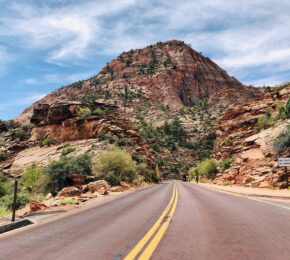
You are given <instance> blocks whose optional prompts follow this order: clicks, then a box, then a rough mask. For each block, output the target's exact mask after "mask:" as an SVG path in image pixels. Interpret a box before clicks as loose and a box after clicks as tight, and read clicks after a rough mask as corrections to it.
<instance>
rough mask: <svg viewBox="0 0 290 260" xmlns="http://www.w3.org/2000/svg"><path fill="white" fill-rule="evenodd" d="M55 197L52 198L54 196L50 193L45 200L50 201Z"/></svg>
mask: <svg viewBox="0 0 290 260" xmlns="http://www.w3.org/2000/svg"><path fill="white" fill-rule="evenodd" d="M52 197H53V196H52V194H51V193H48V194H47V195H46V196H45V199H46V200H49V199H51V198H52Z"/></svg>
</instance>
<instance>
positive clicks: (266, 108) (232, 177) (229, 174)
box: [213, 85, 290, 188]
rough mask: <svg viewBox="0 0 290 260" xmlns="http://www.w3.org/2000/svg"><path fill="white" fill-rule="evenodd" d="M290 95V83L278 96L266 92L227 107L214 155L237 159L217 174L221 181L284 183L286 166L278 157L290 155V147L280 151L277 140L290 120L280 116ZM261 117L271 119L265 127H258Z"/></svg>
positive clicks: (256, 185) (221, 120) (254, 184)
mask: <svg viewBox="0 0 290 260" xmlns="http://www.w3.org/2000/svg"><path fill="white" fill-rule="evenodd" d="M289 96H290V85H289V86H287V87H285V88H284V89H283V90H281V91H280V93H278V94H277V95H275V96H271V95H270V94H266V95H265V96H264V98H262V99H259V100H255V101H252V102H246V103H239V104H236V105H235V106H234V107H232V108H230V109H228V110H227V111H226V113H225V114H224V116H223V117H222V118H221V119H220V120H219V125H218V132H217V133H218V137H217V139H216V142H215V146H214V151H213V156H214V157H215V158H216V159H223V160H225V159H228V158H231V157H232V158H234V162H233V163H232V165H231V168H230V169H228V170H226V171H225V172H224V173H222V172H220V173H219V174H217V176H216V178H215V180H216V181H217V182H218V183H220V184H222V183H224V182H229V183H230V184H241V185H245V186H251V187H282V188H283V187H285V184H286V176H285V174H284V169H283V168H280V167H278V163H277V158H278V156H279V157H283V156H289V154H290V150H289V148H288V150H286V151H285V152H284V154H281V155H278V154H277V153H276V152H275V150H274V142H275V139H276V138H277V136H278V135H279V134H280V133H281V132H283V131H285V130H286V129H287V127H288V126H289V124H290V120H289V119H283V118H279V108H281V107H285V104H286V102H287V99H288V98H289ZM261 117H265V118H268V120H269V122H271V125H269V126H266V127H265V128H266V129H259V128H258V119H259V118H261ZM257 130H258V131H259V130H260V131H259V132H258V131H257Z"/></svg>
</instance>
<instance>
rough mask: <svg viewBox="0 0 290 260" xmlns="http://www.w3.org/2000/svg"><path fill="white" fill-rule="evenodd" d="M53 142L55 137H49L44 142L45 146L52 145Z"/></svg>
mask: <svg viewBox="0 0 290 260" xmlns="http://www.w3.org/2000/svg"><path fill="white" fill-rule="evenodd" d="M52 142H53V139H52V138H50V137H48V138H45V139H44V140H43V142H42V144H43V146H50V145H51V144H52ZM40 147H41V146H40Z"/></svg>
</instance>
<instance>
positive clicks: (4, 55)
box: [0, 45, 13, 76]
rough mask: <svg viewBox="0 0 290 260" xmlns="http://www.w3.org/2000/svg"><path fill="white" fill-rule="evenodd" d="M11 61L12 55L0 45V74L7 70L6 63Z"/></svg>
mask: <svg viewBox="0 0 290 260" xmlns="http://www.w3.org/2000/svg"><path fill="white" fill-rule="evenodd" d="M12 61H13V57H12V55H11V54H9V52H8V51H7V49H6V48H5V47H3V46H1V45H0V76H1V75H2V74H4V73H5V72H6V70H7V68H6V67H7V65H8V64H9V63H10V62H12Z"/></svg>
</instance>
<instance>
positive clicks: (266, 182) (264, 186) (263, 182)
mask: <svg viewBox="0 0 290 260" xmlns="http://www.w3.org/2000/svg"><path fill="white" fill-rule="evenodd" d="M259 188H272V186H271V184H270V183H269V182H268V181H266V180H265V181H262V182H261V183H260V184H259Z"/></svg>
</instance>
